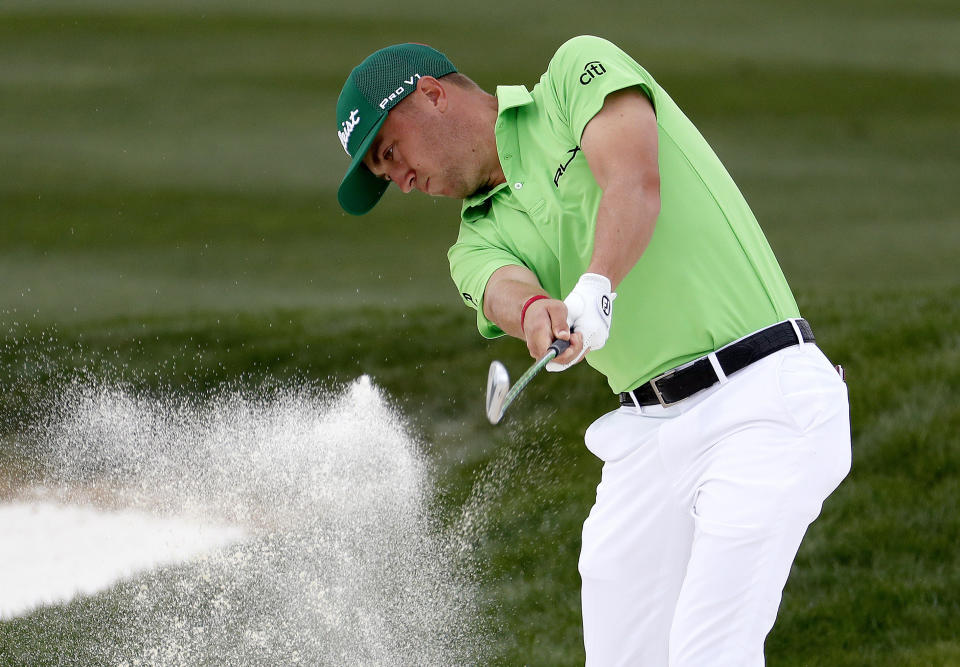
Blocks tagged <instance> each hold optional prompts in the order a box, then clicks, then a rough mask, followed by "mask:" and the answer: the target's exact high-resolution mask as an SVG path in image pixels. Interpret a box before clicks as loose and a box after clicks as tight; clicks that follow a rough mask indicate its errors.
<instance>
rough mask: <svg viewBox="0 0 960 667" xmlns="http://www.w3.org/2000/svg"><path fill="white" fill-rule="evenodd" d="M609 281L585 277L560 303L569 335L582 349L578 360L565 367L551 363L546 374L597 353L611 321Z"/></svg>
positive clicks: (581, 278)
mask: <svg viewBox="0 0 960 667" xmlns="http://www.w3.org/2000/svg"><path fill="white" fill-rule="evenodd" d="M610 290H611V286H610V279H609V278H607V277H606V276H601V275H600V274H597V273H584V274H583V275H582V276H580V280H578V281H577V284H576V285H574V287H573V290H571V292H570V294H568V295H567V298H566V299H564V300H563V303H564V304H565V305H566V306H567V326H569V327H570V332H571V333H573V332H576V333H578V334H580V335H581V336H582V337H583V349H581V350H580V354H579V355H577V357H576V358H575V359H574V360H573V361H571V362H569V363H566V364H558V363H557V362H555V361H551V362H550V363H548V364H547V370H548V371H553V372H555V373H556V372H558V371H562V370H566V369H567V368H570V367H571V366H573V365H574V364H575V363H577V362H578V361H580V359H581V357H583V355H584V354H586V353H587V351H589V350H599V349H600V348H602V347H603V346H604V345H606V343H607V338H608V337H609V336H610V319H611V318H612V317H613V300H614V299H616V298H617V295H616V293H614V292H611V291H610Z"/></svg>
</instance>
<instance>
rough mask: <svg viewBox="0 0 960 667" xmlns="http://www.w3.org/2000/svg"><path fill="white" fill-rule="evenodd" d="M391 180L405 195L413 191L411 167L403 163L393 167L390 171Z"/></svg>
mask: <svg viewBox="0 0 960 667" xmlns="http://www.w3.org/2000/svg"><path fill="white" fill-rule="evenodd" d="M390 180H391V181H393V182H394V183H396V184H397V187H398V188H400V190H401V191H402V192H403V194H407V193H409V192H410V191H411V190H413V185H412V184H411V181H412V179H411V178H410V167H408V166H407V165H405V164H403V163H397V164H394V165H393V166H392V168H391V169H390Z"/></svg>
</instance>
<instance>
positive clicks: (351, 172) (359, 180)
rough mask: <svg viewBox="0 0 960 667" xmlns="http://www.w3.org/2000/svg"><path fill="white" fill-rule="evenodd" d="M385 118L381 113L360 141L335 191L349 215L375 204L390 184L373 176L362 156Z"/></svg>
mask: <svg viewBox="0 0 960 667" xmlns="http://www.w3.org/2000/svg"><path fill="white" fill-rule="evenodd" d="M386 120H387V114H383V116H382V117H381V118H380V119H379V120H378V121H377V122H376V123H375V124H374V126H373V127H371V128H370V131H369V132H367V136H365V137H364V138H363V141H361V142H360V145H359V146H358V147H357V152H356V154H355V155H354V157H353V160H352V161H351V162H350V167H349V168H348V169H347V174H346V176H344V177H343V181H341V183H340V189H339V190H338V191H337V201H339V202H340V206H341V207H342V208H343V210H344V211H346V212H347V213H350V214H351V215H363V214H364V213H366V212H368V211H369V210H370V209H372V208H373V207H374V206H376V204H377V202H378V201H380V197H382V196H383V193H384V192H385V191H386V189H387V186H388V185H390V183H388V182H387V181H385V180H384V179H382V178H377V177H376V176H374V175H373V174H372V173H371V172H370V170H369V169H367V165H365V164H364V163H363V158H364V156H366V154H367V151H369V150H370V145H371V144H372V143H373V140H374V139H375V138H376V136H377V133H378V132H379V131H380V128H381V127H382V126H383V123H384V121H386Z"/></svg>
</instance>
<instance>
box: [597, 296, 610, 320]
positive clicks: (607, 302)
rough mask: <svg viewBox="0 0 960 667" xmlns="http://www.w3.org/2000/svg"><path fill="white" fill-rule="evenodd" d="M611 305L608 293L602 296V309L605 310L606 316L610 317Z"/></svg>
mask: <svg viewBox="0 0 960 667" xmlns="http://www.w3.org/2000/svg"><path fill="white" fill-rule="evenodd" d="M611 305H612V304H611V303H610V297H608V296H607V295H606V294H604V295H603V296H602V297H600V310H602V311H603V315H604V317H610V308H611Z"/></svg>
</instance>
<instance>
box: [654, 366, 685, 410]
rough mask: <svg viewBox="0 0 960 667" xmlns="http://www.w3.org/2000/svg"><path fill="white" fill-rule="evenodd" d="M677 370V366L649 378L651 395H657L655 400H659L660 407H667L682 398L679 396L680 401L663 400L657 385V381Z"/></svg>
mask: <svg viewBox="0 0 960 667" xmlns="http://www.w3.org/2000/svg"><path fill="white" fill-rule="evenodd" d="M678 370H679V369H677V368H673V369H671V370H669V371H667V372H666V373H662V374H661V375H658V376H657V377H655V378H653V379H652V380H650V388H651V389H653V395H654V396H656V397H657V401H659V402H660V405H661V406H662V407H664V408H669V407H670V406H671V405H676V404H677V403H679V402H680V401H682V400H683V399H682V398H681V399H680V401H665V400H663V394H661V393H660V389H659V388H658V387H657V382H659V381H660V380H666V379H667V378H669V377H672V376H673V375H675V374H676V372H677V371H678Z"/></svg>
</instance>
